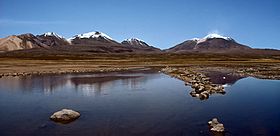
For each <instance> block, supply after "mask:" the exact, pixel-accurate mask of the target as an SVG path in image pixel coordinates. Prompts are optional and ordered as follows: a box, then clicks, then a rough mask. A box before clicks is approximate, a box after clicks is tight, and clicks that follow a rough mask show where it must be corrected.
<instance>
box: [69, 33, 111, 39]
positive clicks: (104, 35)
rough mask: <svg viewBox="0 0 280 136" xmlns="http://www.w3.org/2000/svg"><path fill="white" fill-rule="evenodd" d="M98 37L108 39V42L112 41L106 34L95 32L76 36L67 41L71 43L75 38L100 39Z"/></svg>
mask: <svg viewBox="0 0 280 136" xmlns="http://www.w3.org/2000/svg"><path fill="white" fill-rule="evenodd" d="M100 37H102V38H105V39H108V40H113V39H112V38H111V37H110V36H108V35H107V34H105V33H101V32H97V31H95V32H88V33H83V34H79V35H76V36H74V37H71V38H69V39H68V41H72V40H74V39H75V38H80V39H82V38H100Z"/></svg>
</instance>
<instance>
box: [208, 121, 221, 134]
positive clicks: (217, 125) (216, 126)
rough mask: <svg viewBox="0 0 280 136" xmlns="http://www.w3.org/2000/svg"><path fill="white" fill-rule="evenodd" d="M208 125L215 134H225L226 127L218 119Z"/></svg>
mask: <svg viewBox="0 0 280 136" xmlns="http://www.w3.org/2000/svg"><path fill="white" fill-rule="evenodd" d="M208 124H209V125H210V127H211V129H210V130H211V131H214V132H224V131H225V128H224V125H223V124H222V123H219V121H218V119H217V118H213V119H212V120H211V121H209V122H208Z"/></svg>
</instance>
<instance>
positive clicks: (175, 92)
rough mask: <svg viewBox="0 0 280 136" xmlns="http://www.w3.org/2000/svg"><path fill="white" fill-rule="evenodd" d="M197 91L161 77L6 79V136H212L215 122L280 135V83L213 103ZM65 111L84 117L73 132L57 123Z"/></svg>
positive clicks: (0, 111)
mask: <svg viewBox="0 0 280 136" xmlns="http://www.w3.org/2000/svg"><path fill="white" fill-rule="evenodd" d="M189 91H190V88H189V87H186V86H185V85H184V83H183V82H182V81H179V80H177V79H175V78H170V77H169V76H167V75H164V74H162V73H158V72H132V73H108V74H80V75H57V76H54V75H45V76H30V77H21V78H20V77H5V78H1V79H0V135H1V136H9V135H20V136H24V135H28V136H30V135H31V136H32V135H39V136H42V135H53V136H55V135H73V136H77V135H81V136H87V135H95V136H98V135H100V136H107V135H112V136H126V135H128V136H130V135H136V136H146V135H158V136H165V135H166V136H167V135H168V136H175V135H182V136H184V135H191V136H207V135H212V134H211V133H210V132H209V129H208V125H207V122H208V120H210V119H212V118H214V117H217V118H218V119H219V120H220V122H222V123H223V124H224V126H225V128H226V130H227V131H226V133H225V135H229V136H231V135H232V136H247V135H248V136H249V135H264V136H277V135H280V108H279V106H280V81H273V80H260V79H255V78H243V79H241V80H238V81H237V82H235V83H234V84H233V85H232V86H230V87H227V88H226V92H227V93H226V94H225V95H219V94H217V95H212V96H211V97H210V99H208V100H207V101H200V100H198V99H196V98H192V97H191V96H190V95H189ZM62 108H71V109H74V110H76V111H79V112H80V113H81V117H80V118H79V119H78V120H76V121H74V122H72V123H70V124H66V125H63V124H57V123H54V122H52V121H50V120H49V116H50V115H51V114H52V113H53V112H55V111H58V110H60V109H62Z"/></svg>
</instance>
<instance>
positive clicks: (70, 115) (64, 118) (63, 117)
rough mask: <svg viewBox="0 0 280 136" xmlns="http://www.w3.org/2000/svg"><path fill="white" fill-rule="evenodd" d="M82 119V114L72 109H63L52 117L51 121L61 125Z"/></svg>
mask: <svg viewBox="0 0 280 136" xmlns="http://www.w3.org/2000/svg"><path fill="white" fill-rule="evenodd" d="M79 117H80V113H79V112H77V111H74V110H71V109H62V110H60V111H57V112H55V113H54V114H53V115H51V117H50V119H51V120H53V121H55V122H60V123H64V124H65V123H70V122H72V121H74V120H76V119H78V118H79Z"/></svg>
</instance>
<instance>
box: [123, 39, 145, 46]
mask: <svg viewBox="0 0 280 136" xmlns="http://www.w3.org/2000/svg"><path fill="white" fill-rule="evenodd" d="M125 41H126V42H128V43H130V44H132V45H133V44H134V43H135V42H136V43H137V44H140V45H144V44H143V43H145V42H144V41H143V40H141V39H138V38H130V39H126V40H125Z"/></svg>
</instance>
